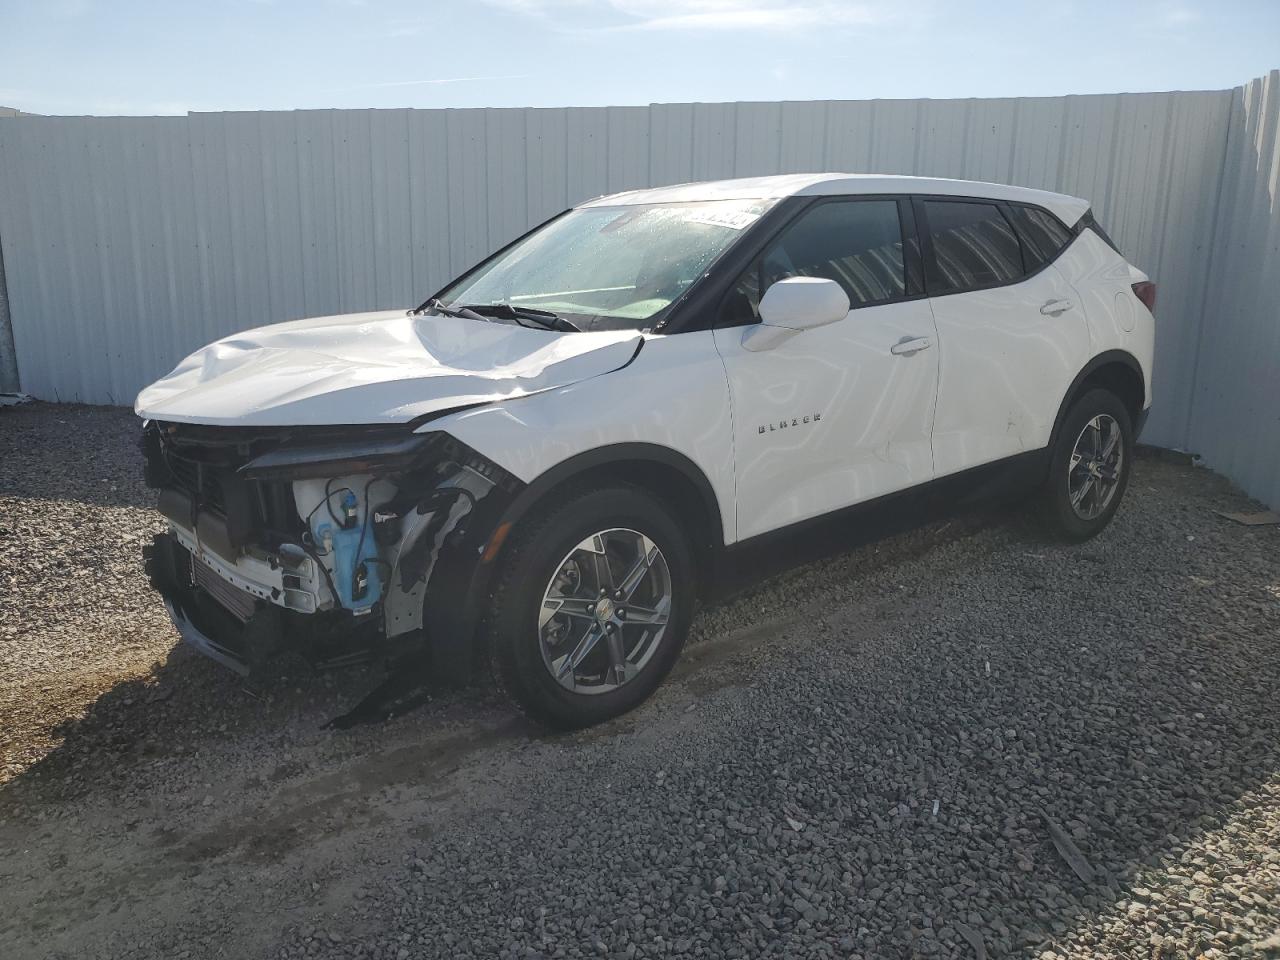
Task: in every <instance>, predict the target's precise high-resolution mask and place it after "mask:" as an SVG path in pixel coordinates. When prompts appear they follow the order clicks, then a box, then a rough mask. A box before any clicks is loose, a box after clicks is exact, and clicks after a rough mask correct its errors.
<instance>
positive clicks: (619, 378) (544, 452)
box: [421, 331, 737, 543]
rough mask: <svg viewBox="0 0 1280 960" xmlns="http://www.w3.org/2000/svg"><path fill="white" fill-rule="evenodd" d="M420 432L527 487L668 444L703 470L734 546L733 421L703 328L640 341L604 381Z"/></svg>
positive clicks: (454, 418)
mask: <svg viewBox="0 0 1280 960" xmlns="http://www.w3.org/2000/svg"><path fill="white" fill-rule="evenodd" d="M421 429H422V430H423V431H427V430H444V431H447V432H448V433H450V434H452V435H453V436H455V437H457V438H458V439H459V440H461V441H462V442H463V443H465V444H467V445H468V446H470V447H472V448H473V449H475V450H477V451H479V452H480V453H482V454H484V455H485V456H487V457H489V458H490V459H492V460H494V461H495V462H497V463H499V464H501V465H502V466H503V467H505V468H506V469H507V470H510V471H511V472H512V473H514V474H515V475H516V476H517V477H519V478H520V479H521V480H524V481H525V482H526V483H529V482H532V481H533V480H535V479H537V478H538V477H539V476H541V475H542V474H543V473H545V472H546V471H547V470H550V469H551V468H552V467H554V466H555V465H556V464H558V463H562V462H563V461H565V460H568V459H569V458H570V457H572V456H575V455H576V454H580V453H585V452H586V451H588V450H593V449H595V448H597V447H605V446H609V445H610V444H615V443H628V442H631V443H651V444H655V445H657V446H660V447H666V448H668V449H670V450H674V451H676V452H677V453H680V454H683V455H684V456H686V457H688V458H689V459H690V460H692V461H693V462H694V463H695V464H697V465H698V466H699V467H700V468H701V469H702V472H703V473H704V474H705V475H706V477H707V480H708V481H709V482H710V484H711V488H712V490H713V491H714V493H715V495H716V500H717V501H718V502H719V504H720V512H721V519H722V521H723V524H724V532H725V542H726V543H732V542H734V540H736V539H737V533H736V521H735V514H734V510H733V503H734V466H733V465H734V458H733V436H734V422H733V414H732V411H731V409H730V405H729V391H728V387H727V385H726V382H725V368H724V364H723V363H722V362H721V360H720V354H719V353H718V352H717V351H716V346H715V342H714V339H713V335H712V333H711V332H710V331H701V332H693V333H681V334H676V335H674V336H669V337H667V336H650V337H646V339H645V343H644V346H643V347H642V348H641V350H640V353H639V354H638V355H637V356H636V358H635V360H634V361H633V362H632V363H630V364H628V365H627V366H626V367H623V368H622V369H619V370H615V371H614V372H612V373H610V374H608V375H606V376H602V377H596V378H593V379H588V380H580V381H578V382H577V383H573V384H569V385H568V386H565V387H560V388H558V389H555V390H547V391H545V392H543V393H537V394H533V395H530V396H526V397H524V398H522V399H517V400H511V401H508V402H506V403H497V404H492V405H490V406H486V407H480V408H477V409H474V410H465V411H462V412H461V413H455V414H449V415H446V416H444V417H441V418H440V419H438V420H433V421H432V422H431V423H428V424H425V425H424V426H423V427H422V428H421Z"/></svg>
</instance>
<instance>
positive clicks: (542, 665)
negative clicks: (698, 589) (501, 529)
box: [487, 486, 694, 728]
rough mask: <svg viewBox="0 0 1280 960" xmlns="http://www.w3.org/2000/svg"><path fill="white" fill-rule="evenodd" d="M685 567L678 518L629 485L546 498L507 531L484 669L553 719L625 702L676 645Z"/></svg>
mask: <svg viewBox="0 0 1280 960" xmlns="http://www.w3.org/2000/svg"><path fill="white" fill-rule="evenodd" d="M693 605H694V570H693V562H692V558H691V554H690V549H689V545H688V542H687V540H686V539H685V537H684V534H683V533H682V532H681V530H680V527H679V526H678V525H677V524H676V522H675V521H674V520H673V519H672V518H671V516H670V515H669V514H668V513H667V511H666V510H665V509H664V508H663V507H662V506H661V505H660V504H659V503H658V502H657V501H655V500H654V499H653V498H652V497H650V496H649V495H648V494H646V493H644V492H643V491H641V490H639V489H636V488H633V487H629V486H609V487H603V488H595V489H585V490H579V491H577V492H575V493H573V494H570V495H567V496H563V497H556V498H555V499H554V501H553V502H550V503H548V504H546V505H544V506H542V507H540V508H536V510H535V513H534V514H533V515H531V516H530V517H528V518H527V519H526V520H525V521H524V522H523V523H522V524H521V525H520V527H519V528H518V529H517V530H516V532H515V534H514V535H513V537H512V542H511V544H510V546H509V548H508V550H507V552H506V555H505V557H504V559H503V567H502V571H501V573H500V575H499V583H498V587H497V589H496V590H495V592H494V595H493V603H492V607H491V611H490V615H489V618H488V621H487V634H488V637H487V639H488V642H489V645H490V652H491V656H492V662H493V668H494V676H495V678H496V680H497V681H498V684H499V686H501V687H502V688H503V690H505V691H506V693H507V694H508V695H509V696H510V697H511V698H512V699H513V700H514V701H515V702H516V703H517V704H518V705H519V706H520V707H522V708H523V709H524V710H525V711H526V712H527V713H529V714H530V715H531V716H533V717H535V718H536V719H538V720H541V721H542V722H544V723H547V724H549V725H551V726H555V727H560V728H575V727H584V726H589V725H591V724H594V723H600V722H602V721H604V720H608V719H610V718H612V717H616V716H618V715H619V714H622V713H625V712H626V711H628V710H630V709H632V708H633V707H635V706H636V705H637V704H639V703H640V702H641V701H643V700H644V699H645V698H646V697H648V696H649V694H650V693H652V692H653V690H654V689H655V688H656V687H657V686H658V684H659V683H661V682H662V679H663V677H665V676H666V674H667V672H668V671H669V670H670V669H671V667H672V665H673V664H674V663H675V661H676V658H677V657H678V656H679V654H680V650H681V648H682V647H683V646H684V641H685V637H686V635H687V633H688V630H689V621H690V619H691V617H692V614H693Z"/></svg>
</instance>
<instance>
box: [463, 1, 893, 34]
mask: <svg viewBox="0 0 1280 960" xmlns="http://www.w3.org/2000/svg"><path fill="white" fill-rule="evenodd" d="M485 2H486V3H488V4H489V5H490V6H494V7H498V8H500V9H503V10H507V11H510V12H512V13H519V14H524V15H527V16H533V17H539V18H542V19H552V20H557V21H561V22H562V21H563V19H564V15H565V14H566V13H569V12H571V11H575V12H577V13H578V14H579V16H576V17H575V18H574V19H575V22H574V23H573V24H572V28H573V29H576V30H587V31H590V30H596V31H605V32H616V31H630V30H780V29H793V28H799V27H813V26H826V27H834V26H865V25H869V24H875V23H882V22H884V21H886V20H888V19H890V18H891V16H892V11H891V10H890V8H889V7H887V6H885V5H884V4H883V3H879V2H877V3H868V2H850V0H821V2H807V3H806V2H800V3H786V2H785V0H485ZM582 14H593V15H594V16H593V17H592V19H593V20H594V21H596V22H583V21H584V20H585V19H586V18H585V17H584V16H582Z"/></svg>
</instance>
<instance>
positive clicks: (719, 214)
mask: <svg viewBox="0 0 1280 960" xmlns="http://www.w3.org/2000/svg"><path fill="white" fill-rule="evenodd" d="M759 219H760V214H758V213H748V212H747V211H745V210H691V211H690V212H689V213H688V215H687V216H686V217H685V220H686V221H687V222H688V223H703V224H706V225H707V226H709V227H728V228H729V229H730V230H745V229H746V228H747V227H749V226H751V225H752V224H753V223H755V222H756V221H757V220H759Z"/></svg>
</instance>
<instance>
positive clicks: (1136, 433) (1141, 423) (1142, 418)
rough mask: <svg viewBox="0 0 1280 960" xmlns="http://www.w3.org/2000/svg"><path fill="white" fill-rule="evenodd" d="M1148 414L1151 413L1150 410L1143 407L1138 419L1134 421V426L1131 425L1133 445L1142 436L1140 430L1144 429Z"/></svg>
mask: <svg viewBox="0 0 1280 960" xmlns="http://www.w3.org/2000/svg"><path fill="white" fill-rule="evenodd" d="M1150 413H1151V408H1150V407H1145V408H1144V409H1143V411H1142V412H1141V413H1139V414H1138V419H1137V420H1136V421H1134V424H1133V441H1134V443H1137V442H1138V438H1139V437H1141V436H1142V428H1143V427H1145V426H1146V425H1147V416H1148V415H1149V414H1150Z"/></svg>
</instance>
